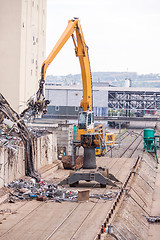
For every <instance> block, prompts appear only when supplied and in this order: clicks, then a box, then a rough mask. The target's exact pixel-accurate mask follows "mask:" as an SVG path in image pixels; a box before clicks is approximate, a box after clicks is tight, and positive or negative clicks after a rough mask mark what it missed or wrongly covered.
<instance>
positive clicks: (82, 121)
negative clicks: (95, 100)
mask: <svg viewBox="0 0 160 240" xmlns="http://www.w3.org/2000/svg"><path fill="white" fill-rule="evenodd" d="M78 128H79V129H85V130H88V129H93V128H94V112H91V111H81V112H79V115H78Z"/></svg>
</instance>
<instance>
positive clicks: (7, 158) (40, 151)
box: [0, 134, 57, 188]
mask: <svg viewBox="0 0 160 240" xmlns="http://www.w3.org/2000/svg"><path fill="white" fill-rule="evenodd" d="M34 144H35V162H34V165H35V169H36V170H39V169H40V168H42V167H44V166H46V165H48V164H52V163H54V162H55V161H56V159H57V137H56V134H48V135H46V136H42V137H40V138H37V139H36V140H35V142H34ZM24 175H25V160H24V148H23V143H20V145H19V148H18V151H17V152H15V151H14V150H12V149H9V148H7V147H5V148H0V188H1V187H3V186H4V184H8V183H10V182H12V181H13V180H16V179H18V178H22V177H23V176H24Z"/></svg>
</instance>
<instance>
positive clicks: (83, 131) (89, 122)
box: [28, 18, 115, 185]
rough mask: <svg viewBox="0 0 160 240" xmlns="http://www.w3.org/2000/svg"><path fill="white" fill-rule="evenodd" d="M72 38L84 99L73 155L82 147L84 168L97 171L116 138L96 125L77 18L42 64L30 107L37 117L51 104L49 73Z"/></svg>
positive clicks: (89, 73) (85, 49)
mask: <svg viewBox="0 0 160 240" xmlns="http://www.w3.org/2000/svg"><path fill="white" fill-rule="evenodd" d="M70 37H72V39H73V43H74V46H75V54H76V56H77V57H78V58H79V62H80V67H81V74H82V84H83V98H82V100H81V103H80V109H81V110H80V112H79V115H78V133H77V135H76V139H75V140H74V141H73V149H74V151H73V152H75V149H76V148H77V147H80V146H82V147H83V148H84V160H83V168H86V169H95V168H96V161H95V154H96V155H104V154H105V151H106V145H113V144H114V143H115V138H114V134H113V133H107V132H106V131H105V128H104V125H103V124H99V125H98V126H95V124H94V113H93V96H92V77H91V69H90V62H89V56H88V47H87V45H86V43H85V40H84V35H83V32H82V28H81V25H80V21H79V19H78V18H74V19H72V20H69V22H68V25H67V27H66V29H65V31H64V32H63V34H62V35H61V37H60V39H59V40H58V42H57V43H56V45H55V46H54V48H53V50H52V51H51V53H50V54H49V56H48V57H47V59H46V60H45V61H44V62H43V64H42V68H41V79H40V82H39V89H38V91H37V94H36V97H35V98H31V99H30V100H29V102H28V107H29V108H30V109H32V112H34V113H35V114H37V113H39V112H43V113H45V112H46V110H47V105H48V104H49V101H48V100H46V99H45V96H44V84H45V75H46V70H47V68H48V66H49V65H50V64H51V62H52V61H53V59H54V58H55V57H56V55H57V54H58V53H59V51H60V50H61V49H62V47H63V46H64V45H65V43H66V42H67V41H68V39H69V38H70ZM73 155H74V154H73ZM74 161H75V159H74V160H73V164H74V163H75V162H74ZM100 178H101V177H100ZM87 179H88V177H87ZM76 180H77V177H76V178H75V180H74V182H75V181H76ZM85 180H86V179H85ZM77 181H78V180H77ZM86 181H87V180H86ZM109 181H110V180H109ZM71 182H72V180H71ZM105 182H106V181H105ZM105 182H103V181H102V182H101V183H102V184H104V185H105ZM68 183H70V182H68ZM70 184H71V183H70Z"/></svg>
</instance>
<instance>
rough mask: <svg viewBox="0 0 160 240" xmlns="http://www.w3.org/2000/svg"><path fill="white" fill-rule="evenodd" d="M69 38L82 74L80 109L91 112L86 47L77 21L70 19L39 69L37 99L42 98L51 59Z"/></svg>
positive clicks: (90, 82)
mask: <svg viewBox="0 0 160 240" xmlns="http://www.w3.org/2000/svg"><path fill="white" fill-rule="evenodd" d="M74 33H75V35H74ZM71 36H72V39H73V43H74V45H75V53H76V56H77V57H78V58H79V62H80V66H81V73H82V83H83V99H82V100H81V103H80V107H81V108H83V110H84V111H87V110H89V111H92V108H93V106H92V79H91V70H90V62H89V56H88V47H87V45H86V43H85V40H84V36H83V32H82V28H81V25H80V21H79V19H72V20H70V21H69V22H68V25H67V27H66V29H65V31H64V32H63V34H62V35H61V37H60V39H59V40H58V42H57V43H56V45H55V46H54V48H53V50H52V51H51V53H50V54H49V56H48V57H47V59H46V60H45V61H44V62H43V64H42V68H41V80H40V83H39V90H38V92H37V99H40V98H41V96H44V83H45V75H46V71H47V68H48V66H49V65H50V64H51V63H52V61H53V59H54V58H55V57H56V56H57V54H58V53H59V51H60V50H61V49H62V47H63V46H64V45H65V43H66V42H67V41H68V39H69V38H70V37H71Z"/></svg>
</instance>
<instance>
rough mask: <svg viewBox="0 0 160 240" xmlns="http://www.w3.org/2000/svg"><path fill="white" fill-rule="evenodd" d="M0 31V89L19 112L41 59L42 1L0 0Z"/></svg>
mask: <svg viewBox="0 0 160 240" xmlns="http://www.w3.org/2000/svg"><path fill="white" fill-rule="evenodd" d="M0 33H1V37H0V56H1V58H0V66H1V67H0V76H1V80H0V92H1V93H2V94H3V95H4V97H5V98H6V99H7V101H8V102H9V103H10V104H11V107H12V108H13V109H14V110H15V111H16V112H19V113H20V112H21V111H22V110H23V109H24V108H25V107H26V102H27V100H28V99H29V97H30V96H32V95H33V94H34V93H36V92H37V89H38V80H39V79H40V70H41V65H42V63H43V60H44V58H45V43H46V42H45V41H46V0H27V1H26V0H14V1H12V0H5V1H1V7H0Z"/></svg>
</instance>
